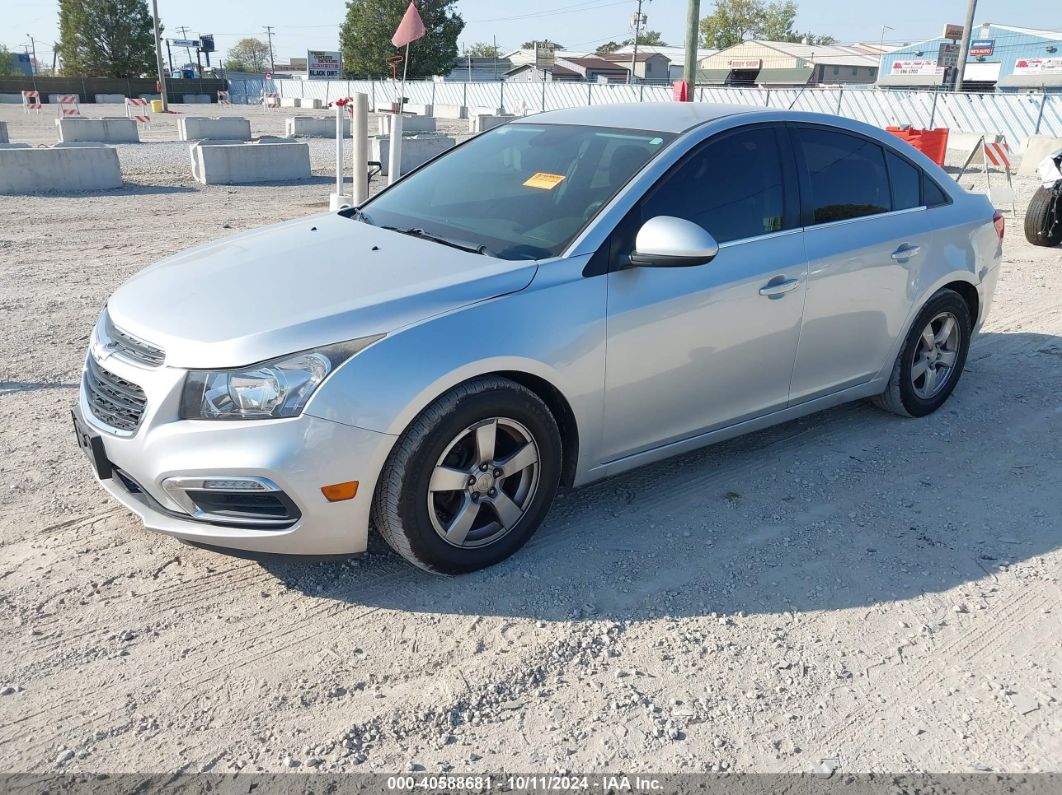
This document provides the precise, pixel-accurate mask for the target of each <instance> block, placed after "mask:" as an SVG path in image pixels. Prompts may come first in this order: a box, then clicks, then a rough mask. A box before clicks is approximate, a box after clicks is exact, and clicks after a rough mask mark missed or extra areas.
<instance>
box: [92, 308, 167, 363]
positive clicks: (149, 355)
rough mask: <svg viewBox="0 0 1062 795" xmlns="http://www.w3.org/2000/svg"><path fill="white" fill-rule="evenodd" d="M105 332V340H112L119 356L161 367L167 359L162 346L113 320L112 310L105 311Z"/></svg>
mask: <svg viewBox="0 0 1062 795" xmlns="http://www.w3.org/2000/svg"><path fill="white" fill-rule="evenodd" d="M103 334H104V336H106V337H107V339H106V340H103V342H104V343H105V344H106V343H107V342H110V343H111V344H112V345H113V346H114V352H115V354H116V355H118V356H122V357H124V358H126V359H129V360H131V361H134V362H137V363H139V364H145V365H147V366H148V367H161V366H162V363H163V362H164V361H166V352H165V351H163V350H162V348H160V347H158V346H157V345H152V344H151V343H150V342H145V341H144V340H142V339H140V338H139V337H137V336H135V335H133V334H130V333H129V332H128V331H123V330H122V329H120V328H118V327H117V326H116V325H114V321H112V320H111V315H110V312H104V313H103Z"/></svg>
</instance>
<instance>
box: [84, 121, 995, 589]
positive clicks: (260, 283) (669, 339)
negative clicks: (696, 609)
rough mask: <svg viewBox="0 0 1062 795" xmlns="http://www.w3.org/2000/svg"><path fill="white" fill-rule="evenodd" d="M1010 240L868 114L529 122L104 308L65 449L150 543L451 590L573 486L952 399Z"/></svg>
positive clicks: (154, 277) (165, 276) (232, 242)
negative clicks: (402, 570)
mask: <svg viewBox="0 0 1062 795" xmlns="http://www.w3.org/2000/svg"><path fill="white" fill-rule="evenodd" d="M1002 238H1003V224H1002V220H1001V217H1000V216H999V214H998V213H995V212H994V211H993V208H992V207H991V205H990V204H989V203H988V201H987V200H986V199H985V198H984V197H983V196H976V195H970V194H968V193H966V192H965V191H964V190H962V189H961V188H959V187H958V186H957V185H956V184H955V183H954V182H953V181H952V180H950V179H949V178H948V176H947V175H946V174H945V173H944V172H943V171H942V170H941V169H940V168H938V167H937V166H936V165H934V164H933V163H932V162H931V161H929V160H928V159H927V158H926V157H924V156H923V155H921V154H920V153H918V152H916V151H915V150H914V149H912V148H910V147H909V146H907V145H906V144H905V143H903V142H901V141H899V140H897V139H895V138H893V137H892V136H890V135H888V134H886V133H884V132H882V131H881V130H878V129H876V128H873V127H870V126H867V125H865V124H861V123H858V122H854V121H848V120H844V119H840V118H835V117H831V116H820V115H812V114H804V113H795V112H786V111H779V110H770V109H753V108H747V107H730V106H721V105H705V104H680V103H673V104H656V105H654V104H639V105H611V106H595V107H589V108H580V109H573V110H562V111H557V112H553V113H543V114H540V115H536V116H531V117H526V118H522V119H518V120H516V121H515V122H513V123H510V124H507V125H505V126H503V127H499V128H496V129H494V130H491V131H489V132H486V133H484V134H482V135H479V136H476V137H475V138H472V139H471V140H469V141H467V142H466V143H464V144H462V145H461V146H458V147H456V148H455V149H453V150H451V151H450V152H448V153H447V154H445V155H443V156H441V157H439V158H437V159H435V160H433V161H431V162H430V163H428V164H426V165H425V166H423V167H421V168H420V169H418V170H416V171H414V172H412V173H411V174H409V175H408V176H406V177H405V178H404V179H402V180H400V181H398V182H397V183H396V184H394V185H392V186H391V187H390V188H388V189H386V190H384V191H383V192H381V193H380V194H378V195H377V196H375V197H374V198H373V199H371V200H369V201H368V202H366V203H365V204H364V205H363V206H361V207H360V208H358V209H356V210H350V211H342V212H339V213H332V214H323V215H316V216H312V217H309V218H302V219H299V220H295V221H290V222H287V223H283V224H278V225H275V226H270V227H266V228H263V229H259V230H255V231H252V232H247V233H244V234H240V235H236V236H234V237H230V238H227V239H224V240H221V241H218V242H215V243H210V244H207V245H204V246H200V247H198V248H194V249H191V250H189V251H185V252H183V253H181V254H178V255H176V256H173V257H170V258H168V259H166V260H164V261H162V262H159V263H158V264H156V265H154V266H152V267H150V268H148V269H146V270H145V271H143V272H142V273H140V274H139V275H137V276H136V277H134V278H133V279H131V280H130V281H129V282H127V283H126V284H124V285H123V286H122V287H121V288H120V289H119V290H118V291H117V292H115V293H114V295H113V296H112V297H111V298H110V300H109V301H108V304H107V307H106V309H105V311H104V312H103V314H102V316H101V317H100V320H99V322H98V324H97V325H96V328H95V330H94V332H93V334H92V339H91V345H90V348H89V351H88V355H87V356H86V360H85V371H84V377H83V381H82V387H81V394H80V400H79V402H78V405H77V407H76V409H75V411H74V425H75V429H76V434H77V439H78V442H79V443H80V444H81V446H82V447H83V448H84V449H85V451H86V452H87V453H88V457H89V460H90V462H91V464H92V467H93V469H94V472H95V474H96V476H97V477H98V478H99V480H100V482H101V483H102V485H103V486H104V488H105V489H106V490H107V491H108V492H110V494H111V495H112V496H113V497H114V498H115V499H117V500H118V501H119V502H121V503H122V504H124V505H125V506H127V507H128V508H129V509H131V510H132V511H134V512H136V513H137V514H138V515H139V516H140V517H141V518H142V519H143V521H144V524H145V525H146V526H147V527H148V528H151V529H154V530H159V531H161V532H164V533H168V534H170V535H173V536H176V537H178V538H181V539H184V540H187V541H191V542H193V543H199V544H205V545H213V546H221V547H229V548H238V549H243V550H255V551H267V552H283V553H295V554H345V553H357V552H361V551H363V550H364V549H365V547H366V541H367V536H368V533H369V530H370V527H372V528H375V529H376V530H377V531H378V532H379V533H380V534H381V535H382V536H383V537H384V538H385V539H386V540H387V542H388V543H389V544H390V545H391V546H392V547H393V548H394V549H395V550H396V551H397V552H398V553H400V554H401V555H403V556H405V557H406V558H408V559H409V560H410V561H411V562H413V563H415V564H416V565H418V566H420V567H422V568H424V569H427V570H430V571H433V572H439V573H447V574H455V573H460V572H467V571H471V570H474V569H478V568H481V567H483V566H487V565H490V564H492V563H495V562H497V561H499V560H502V559H503V558H505V557H507V556H509V555H511V554H512V553H513V552H515V551H516V550H517V549H518V548H519V547H520V546H521V545H522V544H524V543H525V542H526V541H527V540H528V538H530V536H531V534H532V533H533V532H534V531H535V529H536V528H537V527H538V525H539V524H540V523H541V522H542V520H543V519H544V518H545V516H546V514H547V512H548V511H549V508H550V504H551V503H552V502H553V499H554V496H555V495H556V493H557V489H558V487H559V486H560V485H561V484H562V483H563V484H567V485H569V486H579V485H582V484H585V483H589V482H591V481H594V480H598V479H600V478H604V477H607V476H610V475H614V474H616V473H618V472H623V471H625V470H628V469H631V468H633V467H637V466H641V465H643V464H648V463H650V462H653V461H658V460H660V459H663V458H666V457H668V456H672V455H676V454H678V453H682V452H685V451H688V450H692V449H694V448H697V447H701V446H703V445H707V444H711V443H713V442H717V441H720V440H722V439H727V438H730V437H733V436H737V435H739V434H743V433H748V432H750V431H755V430H758V429H760V428H764V427H766V426H769V425H773V424H775V423H779V422H785V421H787V420H791V419H793V418H795V417H800V416H803V415H806V414H810V413H812V412H815V411H819V410H821V409H825V408H827V407H830V406H835V405H837V404H839V403H843V402H845V401H852V400H860V399H865V398H870V399H873V400H874V401H875V402H876V403H878V404H879V405H880V406H882V407H883V408H885V409H888V410H890V411H893V412H895V413H897V414H901V415H904V416H908V417H923V416H925V415H928V414H931V413H932V412H933V411H935V410H936V409H937V408H939V407H940V406H941V405H942V404H943V403H944V401H946V400H947V399H948V397H949V395H951V393H952V391H953V390H954V389H955V386H956V384H957V383H958V381H959V376H960V374H961V373H962V370H963V364H964V362H965V360H966V356H967V352H968V351H969V347H970V340H971V338H972V336H973V335H974V334H975V333H976V331H977V330H978V328H979V327H980V325H981V324H982V323H983V322H984V319H985V315H986V313H987V312H988V309H989V305H990V303H991V299H992V293H993V290H994V287H995V284H996V278H997V275H998V272H999V263H1000V258H1001V245H1002Z"/></svg>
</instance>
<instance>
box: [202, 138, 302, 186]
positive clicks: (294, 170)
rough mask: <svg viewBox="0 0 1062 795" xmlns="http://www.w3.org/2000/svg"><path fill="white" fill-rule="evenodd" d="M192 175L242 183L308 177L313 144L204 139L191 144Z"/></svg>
mask: <svg viewBox="0 0 1062 795" xmlns="http://www.w3.org/2000/svg"><path fill="white" fill-rule="evenodd" d="M191 158H192V176H193V177H194V178H195V180H196V181H197V182H201V183H202V184H204V185H242V184H246V183H252V182H281V181H290V180H299V179H308V178H309V176H310V147H309V144H304V143H295V142H291V143H272V142H270V143H259V142H256V143H235V144H219V143H216V142H201V143H197V144H193V145H192V146H191Z"/></svg>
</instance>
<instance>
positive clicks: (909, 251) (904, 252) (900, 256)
mask: <svg viewBox="0 0 1062 795" xmlns="http://www.w3.org/2000/svg"><path fill="white" fill-rule="evenodd" d="M921 250H922V247H921V246H909V245H907V244H906V243H904V244H903V245H902V246H900V247H899V248H898V249H896V250H895V251H894V252H892V258H893V259H894V260H897V261H899V260H904V259H910V258H911V257H913V256H914V255H915V254H917V253H918V252H919V251H921Z"/></svg>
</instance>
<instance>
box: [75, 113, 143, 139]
mask: <svg viewBox="0 0 1062 795" xmlns="http://www.w3.org/2000/svg"><path fill="white" fill-rule="evenodd" d="M55 126H56V128H57V130H58V132H59V142H60V143H102V144H138V143H140V131H139V130H137V127H136V122H135V121H134V120H133V119H86V118H69V119H56V120H55Z"/></svg>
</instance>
